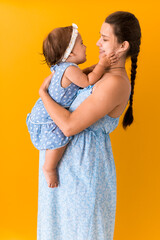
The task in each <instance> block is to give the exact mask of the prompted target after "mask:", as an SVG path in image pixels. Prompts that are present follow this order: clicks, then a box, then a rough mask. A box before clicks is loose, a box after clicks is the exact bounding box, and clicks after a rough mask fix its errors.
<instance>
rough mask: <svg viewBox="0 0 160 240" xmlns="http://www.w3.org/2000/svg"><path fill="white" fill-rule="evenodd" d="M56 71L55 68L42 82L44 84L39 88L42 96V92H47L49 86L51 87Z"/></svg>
mask: <svg viewBox="0 0 160 240" xmlns="http://www.w3.org/2000/svg"><path fill="white" fill-rule="evenodd" d="M54 73H55V71H54V70H53V72H52V73H51V74H50V75H49V76H48V77H46V78H45V79H44V81H43V83H42V85H41V87H40V89H39V95H40V96H41V94H42V93H43V92H47V91H48V87H49V84H50V82H51V79H52V77H53V75H54Z"/></svg>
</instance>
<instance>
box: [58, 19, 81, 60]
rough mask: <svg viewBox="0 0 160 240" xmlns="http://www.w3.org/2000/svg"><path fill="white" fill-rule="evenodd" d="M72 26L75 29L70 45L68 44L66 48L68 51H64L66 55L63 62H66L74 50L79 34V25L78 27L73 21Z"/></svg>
mask: <svg viewBox="0 0 160 240" xmlns="http://www.w3.org/2000/svg"><path fill="white" fill-rule="evenodd" d="M72 27H73V31H72V36H71V40H70V42H69V45H68V47H67V49H66V51H65V53H64V56H63V58H62V60H61V61H62V62H65V61H66V59H67V58H68V57H69V54H70V53H71V52H72V49H73V47H74V44H75V42H76V38H77V36H78V30H77V29H78V27H77V25H76V24H75V23H72Z"/></svg>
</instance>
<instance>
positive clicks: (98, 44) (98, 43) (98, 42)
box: [96, 39, 101, 47]
mask: <svg viewBox="0 0 160 240" xmlns="http://www.w3.org/2000/svg"><path fill="white" fill-rule="evenodd" d="M96 45H97V46H98V47H100V45H101V43H100V39H99V40H98V41H97V43H96Z"/></svg>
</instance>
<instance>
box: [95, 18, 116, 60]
mask: <svg viewBox="0 0 160 240" xmlns="http://www.w3.org/2000/svg"><path fill="white" fill-rule="evenodd" d="M100 35H101V36H100V39H99V40H98V42H97V43H96V45H97V46H98V47H99V58H101V55H102V54H103V53H105V54H106V55H108V54H109V53H111V52H116V50H118V48H119V47H120V44H119V43H118V42H117V37H116V36H115V35H114V33H113V27H112V25H110V24H109V23H105V22H104V23H103V24H102V27H101V30H100Z"/></svg>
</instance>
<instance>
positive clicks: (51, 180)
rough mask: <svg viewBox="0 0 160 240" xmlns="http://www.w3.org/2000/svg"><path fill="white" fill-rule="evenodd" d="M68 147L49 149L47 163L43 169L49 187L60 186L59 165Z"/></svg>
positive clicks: (46, 157)
mask: <svg viewBox="0 0 160 240" xmlns="http://www.w3.org/2000/svg"><path fill="white" fill-rule="evenodd" d="M66 146H67V145H65V146H63V147H61V148H56V149H47V150H46V155H45V162H44V165H43V167H42V169H43V173H44V176H45V178H46V181H47V183H48V187H51V188H54V187H57V186H58V177H57V169H56V167H57V164H58V162H59V160H60V159H61V158H62V155H63V153H64V151H65V149H66Z"/></svg>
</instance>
